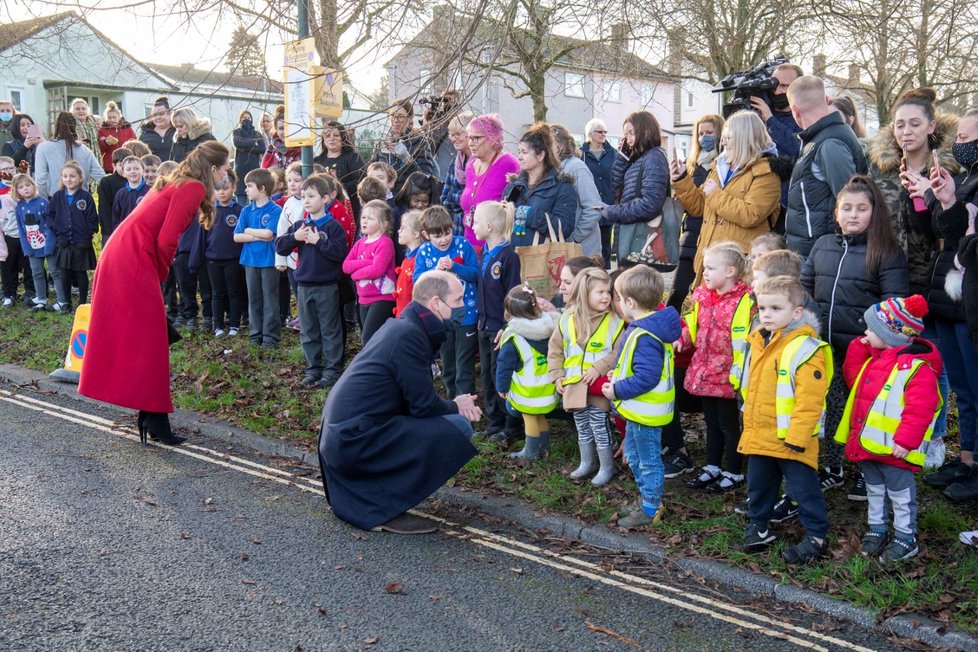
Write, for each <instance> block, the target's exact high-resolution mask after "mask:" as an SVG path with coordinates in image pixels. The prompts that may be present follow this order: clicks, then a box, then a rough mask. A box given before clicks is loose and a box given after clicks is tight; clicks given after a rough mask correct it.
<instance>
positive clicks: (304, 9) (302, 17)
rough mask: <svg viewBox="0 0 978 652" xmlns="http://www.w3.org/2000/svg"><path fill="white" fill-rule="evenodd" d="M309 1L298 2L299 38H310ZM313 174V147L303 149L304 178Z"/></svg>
mask: <svg viewBox="0 0 978 652" xmlns="http://www.w3.org/2000/svg"><path fill="white" fill-rule="evenodd" d="M308 2H309V0H296V3H297V5H298V9H299V38H300V39H304V38H308V37H309V5H308V4H307V3H308ZM311 174H312V147H303V148H302V176H303V177H308V176H309V175H311Z"/></svg>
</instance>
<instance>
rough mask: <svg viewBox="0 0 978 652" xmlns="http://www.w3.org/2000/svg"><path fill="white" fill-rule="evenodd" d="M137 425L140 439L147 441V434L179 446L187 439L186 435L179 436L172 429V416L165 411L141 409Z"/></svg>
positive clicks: (162, 441)
mask: <svg viewBox="0 0 978 652" xmlns="http://www.w3.org/2000/svg"><path fill="white" fill-rule="evenodd" d="M136 425H137V426H138V427H139V441H141V442H142V443H144V444H145V443H146V435H147V434H148V435H149V436H150V437H152V438H153V439H157V440H159V441H160V443H162V444H166V445H167V446H179V445H180V444H182V443H183V442H185V441H187V438H186V437H178V436H176V435H174V434H173V431H172V430H170V417H169V415H167V414H166V413H165V412H144V411H143V410H140V411H139V416H138V417H137V418H136Z"/></svg>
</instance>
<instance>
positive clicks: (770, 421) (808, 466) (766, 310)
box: [737, 276, 832, 564]
mask: <svg viewBox="0 0 978 652" xmlns="http://www.w3.org/2000/svg"><path fill="white" fill-rule="evenodd" d="M754 292H755V294H756V296H757V307H758V322H759V328H758V329H757V330H755V331H753V332H752V333H751V334H750V335H748V336H747V342H748V344H749V345H750V349H749V352H748V356H747V360H746V361H745V364H744V375H743V377H742V378H741V382H740V393H741V396H742V397H743V399H744V429H743V434H742V435H741V437H740V443H739V444H738V446H737V450H738V451H739V452H740V453H741V454H743V455H746V456H747V495H748V497H749V498H750V501H749V503H748V508H747V518H748V519H749V520H750V523H749V524H748V526H747V530H746V532H745V533H744V542H743V550H744V552H756V551H759V550H761V549H763V548H765V547H767V546H768V545H770V544H771V543H772V542H773V541H774V539H775V536H774V533H773V532H772V531H771V530H770V528H769V525H768V523H769V521H770V520H771V517H772V516H773V515H774V506H775V503H776V502H778V499H779V498H780V497H781V480H782V479H783V480H784V485H785V489H786V491H787V492H788V494H789V495H790V496H791V497H792V498H794V499H795V500H796V501H797V503H798V512H799V517H800V519H801V524H802V525H803V526H804V528H805V537H804V538H803V539H802V540H801V541H800V542H798V543H796V544H795V545H793V546H790V547H788V548H785V550H784V553H783V556H784V559H785V561H787V562H788V563H789V564H805V563H808V562H811V561H813V560H815V559H817V558H818V557H821V556H822V555H824V554H825V550H826V542H825V536H826V534H827V533H828V528H829V518H828V512H827V510H826V507H825V498H824V497H823V496H822V488H821V486H820V485H819V482H818V435H819V432H820V430H821V428H822V420H823V417H824V413H825V395H826V393H827V392H828V389H829V382H830V381H831V375H832V349H831V348H829V345H828V344H827V343H826V342H823V341H822V340H821V339H819V337H818V322H817V320H815V319H814V317H813V316H812V315H811V313H809V312H807V311H806V310H805V309H804V304H805V290H804V288H803V287H802V285H801V283H800V282H799V281H798V279H797V278H792V277H790V276H775V277H772V278H770V279H767V280H765V281H763V282H761V283H758V284H756V285H755V286H754Z"/></svg>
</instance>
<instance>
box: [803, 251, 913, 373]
mask: <svg viewBox="0 0 978 652" xmlns="http://www.w3.org/2000/svg"><path fill="white" fill-rule="evenodd" d="M866 249H867V247H866V234H865V233H861V234H859V235H856V236H843V235H842V234H841V233H833V234H829V235H823V236H822V237H821V238H819V239H818V240H817V241H816V242H815V246H814V247H812V250H811V252H810V253H809V254H808V258H807V259H806V260H805V267H804V269H802V271H801V283H802V285H804V286H805V290H806V291H807V292H808V294H809V295H811V297H812V299H814V300H815V307H816V308H817V310H818V318H819V321H820V322H821V323H822V333H821V334H822V338H823V339H824V340H825V341H826V342H829V343H830V344H831V345H832V348H833V350H834V351H835V355H836V356H837V357H838V356H844V355H845V352H846V349H848V348H849V343H850V342H852V340H854V339H855V338H857V337H862V335H863V334H864V333H865V331H866V322H865V320H864V319H863V313H864V312H866V309H867V308H869V307H870V306H871V305H873V304H874V303H878V302H880V301H882V300H883V299H889V298H890V297H905V296H907V295H908V294H909V292H910V282H909V280H908V278H907V257H906V256H905V255H904V253H903V251H902V250H898V251H897V253H896V254H895V255H893V256H891V257H890V258H888V259H886V260H884V261H883V263H882V264H881V265H880V267H879V269H878V270H876V271H875V272H868V271H867V270H866ZM841 361H842V358H841V357H840V358H839V362H840V363H841Z"/></svg>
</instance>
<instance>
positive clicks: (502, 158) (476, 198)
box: [458, 113, 520, 252]
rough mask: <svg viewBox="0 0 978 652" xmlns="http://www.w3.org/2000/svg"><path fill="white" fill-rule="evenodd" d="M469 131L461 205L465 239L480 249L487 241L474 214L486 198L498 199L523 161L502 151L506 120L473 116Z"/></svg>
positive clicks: (488, 116) (491, 115)
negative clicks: (481, 237) (476, 228)
mask: <svg viewBox="0 0 978 652" xmlns="http://www.w3.org/2000/svg"><path fill="white" fill-rule="evenodd" d="M466 131H467V132H468V143H469V151H470V152H471V155H472V156H471V158H470V159H469V163H468V165H466V166H465V188H463V189H462V196H461V197H459V201H458V204H459V206H461V207H462V213H463V215H464V217H463V223H464V224H465V238H466V239H467V240H468V241H469V242H470V243H471V244H472V246H473V247H475V250H476V251H477V252H481V251H482V248H483V247H484V246H485V242H483V241H482V240H479V239H478V238H476V237H475V231H473V230H472V217H473V215H475V207H476V206H478V205H479V204H481V203H482V202H484V201H499V200H500V199H502V196H503V190H505V189H506V184H507V183H509V179H508V178H507V176H508V175H510V174H513V175H515V174H519V172H520V162H519V159H517V158H516V157H515V156H513V155H512V154H510V153H509V152H504V151H503V140H504V138H505V131H504V130H503V121H502V120H500V119H499V116H498V115H496V114H495V113H490V114H488V115H480V116H477V117H475V118H473V119H472V121H471V122H470V123H469V126H468V127H466Z"/></svg>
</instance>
